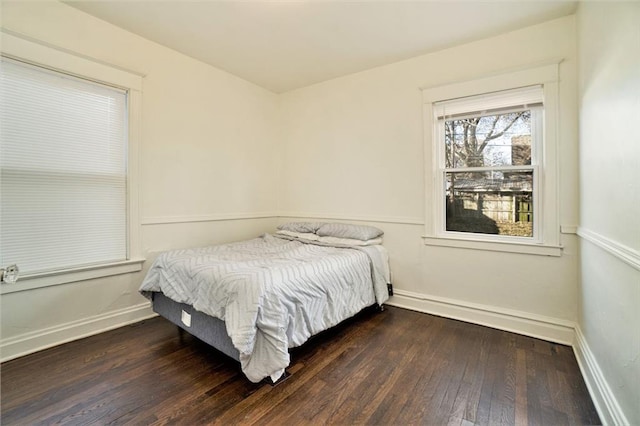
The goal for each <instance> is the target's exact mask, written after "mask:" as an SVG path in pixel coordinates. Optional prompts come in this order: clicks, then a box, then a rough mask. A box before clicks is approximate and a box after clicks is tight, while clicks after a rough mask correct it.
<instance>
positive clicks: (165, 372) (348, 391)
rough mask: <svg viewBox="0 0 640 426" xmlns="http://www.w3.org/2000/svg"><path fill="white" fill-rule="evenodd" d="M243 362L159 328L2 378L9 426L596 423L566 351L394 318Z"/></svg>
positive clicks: (156, 323) (394, 311)
mask: <svg viewBox="0 0 640 426" xmlns="http://www.w3.org/2000/svg"><path fill="white" fill-rule="evenodd" d="M288 371H289V372H290V373H291V376H290V377H289V378H288V379H287V380H285V381H284V382H282V383H280V384H278V385H277V386H275V387H274V386H270V385H268V384H253V383H250V382H249V381H248V380H247V379H246V378H245V377H244V376H243V375H242V373H241V371H240V367H239V364H238V363H236V362H235V361H233V360H231V359H229V358H227V357H226V356H224V355H222V354H221V353H219V352H217V351H216V350H214V349H212V348H210V347H209V346H207V345H206V344H204V343H202V342H200V341H198V340H197V339H195V338H193V337H191V336H190V335H188V334H185V335H184V337H183V338H182V339H181V338H180V336H179V333H178V331H177V329H176V327H175V326H173V325H172V324H170V323H169V322H168V321H166V320H164V319H162V318H154V319H151V320H147V321H144V322H141V323H138V324H134V325H131V326H127V327H123V328H120V329H117V330H113V331H110V332H107V333H103V334H100V335H97V336H93V337H89V338H86V339H83V340H79V341H75V342H71V343H67V344H65V345H62V346H58V347H55V348H52V349H48V350H46V351H42V352H39V353H36V354H33V355H29V356H26V357H23V358H20V359H16V360H13V361H9V362H6V363H4V364H2V366H1V380H2V382H1V394H0V395H1V405H2V418H1V422H2V424H3V425H15V424H18V425H31V424H46V425H50V424H81V425H89V424H95V425H104V424H139V425H147V424H177V425H199V424H208V423H213V424H221V425H229V424H278V425H280V424H282V425H284V424H287V425H289V424H394V425H404V424H434V425H445V424H452V425H471V424H480V425H499V424H518V425H523V424H531V425H557V424H598V423H599V422H600V421H599V418H598V415H597V413H596V410H595V408H594V406H593V403H592V401H591V399H590V397H589V394H588V392H587V389H586V386H585V384H584V381H583V379H582V377H581V375H580V371H579V369H578V365H577V363H576V360H575V358H574V355H573V352H572V350H571V348H570V347H567V346H562V345H557V344H554V343H549V342H545V341H542V340H537V339H533V338H529V337H524V336H520V335H517V334H512V333H508V332H503V331H498V330H494V329H491V328H486V327H481V326H477V325H472V324H468V323H464V322H459V321H454V320H449V319H444V318H440V317H436V316H431V315H426V314H420V313H416V312H412V311H407V310H403V309H398V308H393V307H388V308H387V309H386V311H384V312H377V311H373V310H369V311H366V312H363V313H361V314H360V315H358V316H356V317H355V318H353V319H351V320H349V321H347V322H346V323H343V324H341V325H339V326H337V327H335V328H334V329H332V330H330V331H328V332H325V333H322V334H321V335H319V336H316V337H314V338H313V339H312V340H310V341H309V342H308V343H307V344H306V345H304V346H303V347H301V348H298V349H295V350H293V351H292V360H291V366H290V368H289V369H288Z"/></svg>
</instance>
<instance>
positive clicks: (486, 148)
mask: <svg viewBox="0 0 640 426" xmlns="http://www.w3.org/2000/svg"><path fill="white" fill-rule="evenodd" d="M445 144H446V147H445V149H446V156H445V157H446V167H447V168H460V167H499V166H523V165H529V164H531V111H530V110H526V111H519V112H510V113H505V114H495V115H485V116H477V117H471V118H461V119H455V120H448V121H445Z"/></svg>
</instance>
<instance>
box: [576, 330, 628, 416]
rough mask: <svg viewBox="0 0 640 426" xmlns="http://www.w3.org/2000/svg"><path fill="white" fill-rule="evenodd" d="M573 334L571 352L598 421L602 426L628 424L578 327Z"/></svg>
mask: <svg viewBox="0 0 640 426" xmlns="http://www.w3.org/2000/svg"><path fill="white" fill-rule="evenodd" d="M575 332H576V333H575V335H576V339H575V342H574V345H573V351H574V353H575V355H576V359H577V360H578V365H579V366H580V371H581V372H582V377H583V378H584V381H585V383H586V384H587V388H588V389H589V394H590V395H591V399H592V400H593V404H594V405H595V406H596V410H597V411H598V415H599V416H600V421H602V424H604V425H628V424H630V423H629V421H628V420H627V418H626V416H625V415H624V413H623V412H622V409H621V408H620V405H619V404H618V401H617V400H616V398H615V396H614V395H613V392H611V388H610V387H609V384H608V383H607V381H606V379H605V377H604V374H603V373H602V370H601V369H600V366H599V365H598V362H597V361H596V358H595V356H594V355H593V352H591V348H589V344H588V343H587V340H586V339H585V337H584V334H582V330H581V329H580V326H576V329H575Z"/></svg>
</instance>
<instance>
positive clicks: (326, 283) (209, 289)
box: [140, 234, 389, 382]
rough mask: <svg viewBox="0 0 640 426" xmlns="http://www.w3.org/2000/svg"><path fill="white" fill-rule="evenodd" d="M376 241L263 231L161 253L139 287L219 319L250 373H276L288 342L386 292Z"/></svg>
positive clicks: (382, 254)
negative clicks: (294, 237) (304, 239)
mask: <svg viewBox="0 0 640 426" xmlns="http://www.w3.org/2000/svg"><path fill="white" fill-rule="evenodd" d="M388 278H389V277H388V258H387V256H386V251H385V250H384V248H382V246H372V247H358V248H353V249H352V248H338V247H330V246H320V245H315V244H306V243H301V242H298V241H290V240H285V239H281V238H276V237H274V236H272V235H269V234H266V235H264V236H262V237H260V238H256V239H253V240H249V241H242V242H238V243H232V244H225V245H219V246H212V247H204V248H198V249H189V250H176V251H171V252H166V253H162V254H161V255H160V256H158V258H157V259H156V260H155V262H154V263H153V265H152V266H151V268H150V270H149V272H148V273H147V276H146V278H145V279H144V281H143V283H142V285H141V287H140V291H141V292H142V293H143V294H144V295H146V296H149V294H150V292H154V291H160V292H162V293H164V295H165V296H167V297H169V298H171V299H173V300H174V301H176V302H180V303H186V304H189V305H192V306H193V307H194V308H195V309H197V310H198V311H201V312H204V313H206V314H208V315H211V316H214V317H217V318H220V319H222V320H224V321H225V324H226V327H227V332H228V334H229V336H230V337H231V340H232V342H233V345H234V346H235V347H236V349H238V351H239V352H240V363H241V365H242V370H243V372H244V373H245V375H246V376H247V377H248V378H249V380H251V381H253V382H258V381H260V380H262V379H263V378H265V377H271V378H272V379H273V380H277V379H278V378H279V377H280V375H281V374H282V373H283V372H284V369H285V367H287V366H288V365H289V352H288V349H289V348H291V347H296V346H299V345H301V344H302V343H304V342H305V341H306V340H307V339H308V338H309V337H311V336H312V335H314V334H316V333H318V332H320V331H322V330H326V329H327V328H330V327H332V326H334V325H336V324H338V323H339V322H341V321H342V320H344V319H346V318H349V317H351V316H353V315H354V314H356V313H357V312H359V311H360V310H361V309H363V308H364V307H366V306H369V305H372V304H374V303H375V302H377V303H378V304H382V303H384V302H385V301H386V300H387V299H388V295H387V290H386V283H387V282H388Z"/></svg>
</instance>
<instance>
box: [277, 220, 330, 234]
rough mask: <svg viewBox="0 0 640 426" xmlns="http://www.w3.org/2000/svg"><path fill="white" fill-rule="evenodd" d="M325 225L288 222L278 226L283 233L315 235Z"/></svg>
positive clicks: (320, 223)
mask: <svg viewBox="0 0 640 426" xmlns="http://www.w3.org/2000/svg"><path fill="white" fill-rule="evenodd" d="M322 225H324V223H322V222H287V223H283V224H282V225H280V226H278V229H280V230H282V231H290V232H304V233H312V234H313V233H315V232H316V231H317V230H318V228H320V227H321V226H322Z"/></svg>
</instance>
